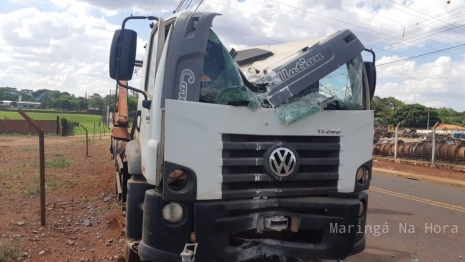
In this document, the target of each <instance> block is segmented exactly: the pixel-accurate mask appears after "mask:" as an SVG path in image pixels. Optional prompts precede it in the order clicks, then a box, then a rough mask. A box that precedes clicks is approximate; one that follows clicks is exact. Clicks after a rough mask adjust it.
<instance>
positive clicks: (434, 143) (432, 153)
mask: <svg viewBox="0 0 465 262" xmlns="http://www.w3.org/2000/svg"><path fill="white" fill-rule="evenodd" d="M438 125H439V122H436V124H435V125H434V126H433V148H432V151H433V152H431V164H433V165H434V155H435V152H436V127H437V126H438Z"/></svg>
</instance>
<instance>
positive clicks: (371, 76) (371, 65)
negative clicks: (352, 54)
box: [364, 62, 376, 101]
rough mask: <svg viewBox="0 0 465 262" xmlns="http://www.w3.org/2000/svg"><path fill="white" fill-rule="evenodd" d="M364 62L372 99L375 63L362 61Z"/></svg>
mask: <svg viewBox="0 0 465 262" xmlns="http://www.w3.org/2000/svg"><path fill="white" fill-rule="evenodd" d="M364 63H365V71H366V73H367V79H368V88H369V90H370V101H371V100H373V96H374V95H375V89H376V67H375V63H373V62H364Z"/></svg>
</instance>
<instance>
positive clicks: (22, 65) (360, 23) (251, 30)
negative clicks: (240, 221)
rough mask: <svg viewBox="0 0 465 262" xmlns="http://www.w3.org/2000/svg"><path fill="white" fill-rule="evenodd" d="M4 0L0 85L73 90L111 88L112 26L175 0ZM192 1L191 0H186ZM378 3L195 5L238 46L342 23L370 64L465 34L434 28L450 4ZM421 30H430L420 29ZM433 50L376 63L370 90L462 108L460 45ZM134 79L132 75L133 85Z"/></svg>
mask: <svg viewBox="0 0 465 262" xmlns="http://www.w3.org/2000/svg"><path fill="white" fill-rule="evenodd" d="M10 2H14V3H15V4H18V3H19V4H21V5H22V7H21V8H18V9H17V10H14V11H11V12H8V13H5V12H4V13H1V12H2V11H0V59H1V60H2V61H3V62H4V63H2V64H0V86H4V85H8V86H17V87H19V88H31V89H38V88H50V89H55V88H56V89H59V90H62V91H68V92H71V93H76V94H78V95H83V94H84V92H88V93H93V92H101V93H103V94H106V93H108V90H109V89H110V88H114V82H113V81H112V80H111V79H110V78H109V77H108V68H107V67H108V54H109V48H110V41H111V39H112V34H113V31H114V30H115V29H116V28H119V27H120V23H121V21H122V20H123V19H124V16H127V15H130V14H133V15H146V14H150V15H163V16H166V15H167V14H169V13H171V11H173V10H174V9H175V8H176V6H177V5H178V3H179V1H177V0H176V1H175V0H131V1H129V0H49V1H39V0H10ZM199 2H200V0H193V1H192V4H191V5H190V9H193V8H195V7H196V6H197V4H198V3H199ZM381 2H382V3H384V4H380V2H379V1H372V0H344V1H323V0H320V1H307V0H305V1H304V0H295V1H285V0H266V1H265V0H244V1H242V0H241V1H238V0H206V1H204V2H203V3H202V5H201V6H200V9H199V10H200V11H208V12H218V13H222V14H223V15H222V16H219V17H217V18H215V20H214V23H213V30H215V31H216V32H217V34H218V35H219V36H220V38H221V39H222V41H223V42H224V43H225V44H226V45H227V46H228V47H235V48H238V49H240V48H244V47H247V46H254V45H261V44H274V43H278V42H289V41H298V40H303V39H309V38H315V37H320V36H323V35H328V34H331V33H333V32H335V31H338V30H342V29H350V30H351V31H353V32H354V33H355V34H356V35H357V36H358V37H359V38H360V39H361V40H362V42H363V43H364V45H365V46H366V47H368V48H373V49H374V50H375V51H377V57H378V61H377V64H383V63H389V62H393V61H397V60H399V59H404V58H407V57H410V56H413V55H418V54H419V53H426V52H431V51H434V50H437V49H441V48H446V47H450V46H452V45H456V44H457V42H465V35H464V34H463V33H462V31H461V30H459V29H456V30H449V31H444V30H446V29H449V28H451V25H450V24H452V25H458V24H457V23H458V22H460V17H459V14H460V12H459V11H460V10H454V9H456V8H457V5H447V4H445V1H436V0H409V1H403V2H402V3H403V4H404V5H405V7H404V6H401V5H397V4H394V3H393V2H392V1H381ZM425 7H428V10H425ZM409 8H410V9H409ZM412 9H417V10H418V11H419V12H417V11H413V10H412ZM51 10H53V11H51ZM420 12H423V13H426V14H428V15H425V14H421V13H420ZM110 21H111V22H110ZM145 25H147V23H146V24H145ZM145 28H146V31H145V34H140V36H142V37H144V38H145V35H146V34H147V32H148V28H147V27H145ZM404 28H405V35H403V34H404ZM441 31H444V32H441ZM439 32H441V33H439ZM429 34H435V35H432V36H430V37H426V38H425V36H428V35H429ZM417 39H418V40H417ZM433 40H434V41H436V42H432V41H433ZM145 41H146V39H142V38H139V41H138V56H137V58H138V59H140V58H142V56H143V53H144V49H143V48H142V47H143V45H144V42H145ZM393 47H394V48H393ZM390 48H392V49H390ZM383 49H387V50H385V51H382V50H383ZM441 55H442V56H441V57H436V59H434V60H433V61H431V58H430V57H429V56H425V57H421V58H418V59H412V60H405V61H401V62H396V63H392V64H386V65H384V66H379V67H378V83H379V84H378V88H377V91H376V94H377V95H379V96H382V97H384V96H395V97H397V98H399V99H401V100H403V101H405V102H408V103H424V104H425V103H430V104H431V105H446V106H451V107H454V108H456V109H457V110H459V111H463V110H465V105H464V103H463V102H462V101H463V98H464V95H465V93H464V88H463V86H462V82H463V81H462V75H463V72H464V70H465V60H464V51H463V49H453V50H448V52H446V53H441ZM425 60H426V61H425ZM134 78H138V76H134ZM137 83H138V81H137V80H136V81H132V85H134V86H138V85H137ZM441 103H442V104H441Z"/></svg>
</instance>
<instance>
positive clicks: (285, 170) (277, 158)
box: [268, 147, 297, 177]
mask: <svg viewBox="0 0 465 262" xmlns="http://www.w3.org/2000/svg"><path fill="white" fill-rule="evenodd" d="M268 164H269V167H270V170H271V172H272V173H273V174H274V175H276V176H279V177H286V176H289V175H291V174H292V173H293V172H294V170H295V168H296V165H297V159H296V156H295V154H294V152H292V151H291V150H290V149H289V148H286V147H278V148H276V149H275V150H273V151H272V152H271V154H270V158H269V163H268Z"/></svg>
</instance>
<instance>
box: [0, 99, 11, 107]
mask: <svg viewBox="0 0 465 262" xmlns="http://www.w3.org/2000/svg"><path fill="white" fill-rule="evenodd" d="M11 102H13V101H7V100H0V105H1V106H9V105H11Z"/></svg>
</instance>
